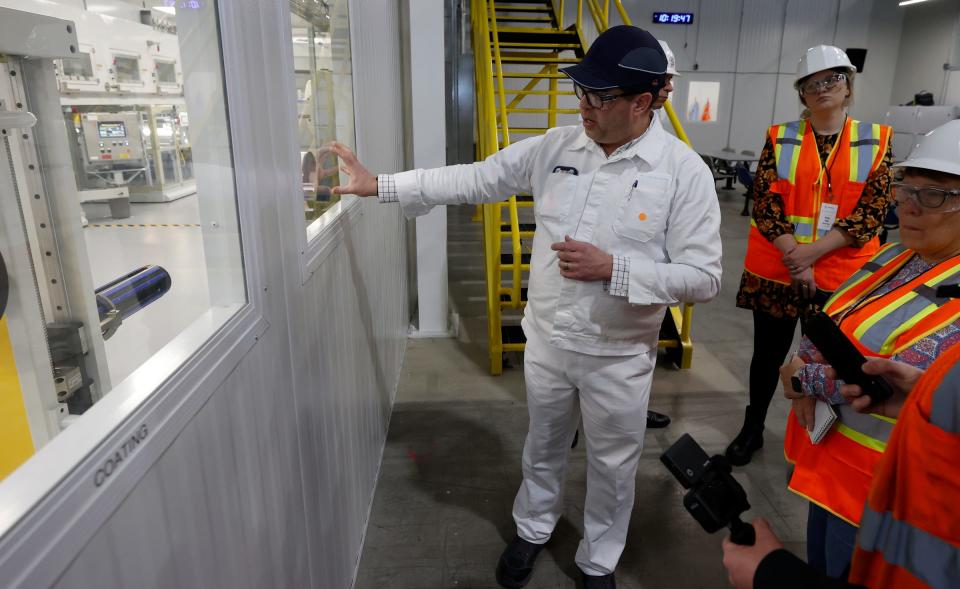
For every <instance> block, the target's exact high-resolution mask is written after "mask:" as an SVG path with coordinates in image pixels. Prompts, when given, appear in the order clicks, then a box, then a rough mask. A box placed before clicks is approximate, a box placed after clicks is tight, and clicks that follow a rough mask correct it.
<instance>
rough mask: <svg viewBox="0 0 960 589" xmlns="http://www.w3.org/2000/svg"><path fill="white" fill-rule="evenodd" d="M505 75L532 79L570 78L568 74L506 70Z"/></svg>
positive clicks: (505, 76)
mask: <svg viewBox="0 0 960 589" xmlns="http://www.w3.org/2000/svg"><path fill="white" fill-rule="evenodd" d="M503 77H504V78H523V79H530V78H556V79H558V80H566V79H569V78H567V76H566V74H540V73H536V74H534V73H526V72H504V74H503Z"/></svg>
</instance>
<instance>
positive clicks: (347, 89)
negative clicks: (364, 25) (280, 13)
mask: <svg viewBox="0 0 960 589" xmlns="http://www.w3.org/2000/svg"><path fill="white" fill-rule="evenodd" d="M347 4H348V2H347V0H290V26H291V31H292V37H293V60H294V72H295V75H296V81H297V128H298V134H299V142H300V145H299V147H300V175H301V182H302V186H303V199H304V205H303V210H304V217H305V219H306V223H307V227H308V228H307V231H308V236H309V237H313V236H314V235H316V234H318V233H319V232H320V230H321V229H322V227H323V226H324V225H325V221H326V220H327V219H329V218H330V217H332V216H335V215H336V214H337V213H338V212H339V211H340V208H341V206H342V203H341V202H340V198H339V197H338V196H336V195H333V194H332V193H331V192H330V188H331V187H333V186H337V185H338V184H339V183H340V172H339V165H338V162H337V158H336V157H334V156H332V155H331V154H329V153H327V152H325V150H324V149H323V147H324V145H325V144H327V143H329V142H330V141H339V142H340V143H343V144H345V145H348V146H350V147H351V148H353V147H354V143H355V140H354V137H355V135H354V125H353V120H354V119H353V73H352V69H351V63H350V20H349V12H348V8H347Z"/></svg>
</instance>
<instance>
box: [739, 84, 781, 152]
mask: <svg viewBox="0 0 960 589" xmlns="http://www.w3.org/2000/svg"><path fill="white" fill-rule="evenodd" d="M736 90H737V98H736V102H735V103H734V105H733V119H732V125H731V128H730V147H733V148H734V149H736V150H737V151H742V150H744V149H749V150H753V151H754V152H755V153H756V154H757V155H760V150H761V149H762V148H763V141H764V133H765V132H766V130H767V127H769V126H770V122H769V120H768V119H767V116H770V115H772V114H773V106H772V105H773V104H774V100H775V97H776V92H777V75H776V74H737V80H736ZM765 115H766V116H765Z"/></svg>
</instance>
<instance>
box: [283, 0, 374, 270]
mask: <svg viewBox="0 0 960 589" xmlns="http://www.w3.org/2000/svg"><path fill="white" fill-rule="evenodd" d="M355 4H356V2H355V0H347V10H348V11H349V15H350V47H351V51H350V72H351V73H350V76H351V85H350V86H351V88H350V90H351V94H352V98H353V109H352V110H353V112H352V116H353V118H354V142H355V147H356V153H357V154H361V156H362V154H363V146H362V145H361V140H360V134H359V133H357V131H356V129H357V118H356V117H357V115H356V105H357V104H358V96H357V84H356V80H355V79H354V77H355V76H356V71H357V67H356V66H357V63H356V52H355V51H354V50H353V47H354V39H356V38H357V35H358V34H359V30H358V28H357V26H358V25H357V23H356V20H355V19H354V18H353V15H354V14H356V10H355V8H356V7H355ZM290 15H291V12H290V5H289V2H287V1H286V0H285V1H284V2H283V17H282V18H283V19H284V22H286V23H289V22H290ZM281 42H282V43H284V54H285V63H284V72H283V73H284V76H285V77H286V79H287V80H288V85H287V90H286V96H287V104H288V105H290V106H289V111H290V125H291V129H293V132H294V136H296V126H297V110H296V108H295V105H296V103H297V85H296V74H295V72H294V70H295V68H294V56H293V31H292V29H291V28H290V27H289V26H287V27H286V28H285V31H284V35H283V38H282V39H281ZM290 154H291V155H290V157H291V159H292V161H295V162H297V168H296V170H294V171H293V172H292V173H293V174H294V175H295V177H297V178H299V177H300V164H299V162H300V146H299V145H292V146H291V148H290ZM299 185H300V183H299V182H298V183H297V186H299ZM362 201H363V199H362V198H361V197H358V196H354V195H343V197H342V198H341V199H340V201H339V202H337V203H335V204H334V205H333V206H331V207H330V208H329V209H328V210H327V211H326V212H325V213H324V214H323V215H321V216H320V217H318V218H317V219H315V220H314V221H312V222H311V223H310V224H309V225H306V226H305V227H304V231H298V232H297V233H298V237H297V239H298V241H297V243H298V246H299V252H300V281H301V284H307V282H308V281H309V280H310V278H311V277H312V276H313V274H314V273H315V272H316V271H317V269H318V268H319V267H320V265H321V264H322V263H323V261H324V260H325V259H326V258H327V256H329V255H330V253H331V252H333V251H334V250H335V249H336V248H337V246H338V245H339V244H340V243H341V242H342V241H343V239H344V236H345V231H346V230H348V228H349V227H350V226H351V225H353V224H354V223H356V219H357V218H358V217H360V216H361V215H363V210H364V206H363V203H362ZM290 214H291V215H292V216H293V217H295V218H297V219H298V220H299V221H298V222H299V223H300V224H301V225H303V194H302V193H300V192H299V191H298V192H297V194H296V195H295V197H294V198H293V199H291V212H290Z"/></svg>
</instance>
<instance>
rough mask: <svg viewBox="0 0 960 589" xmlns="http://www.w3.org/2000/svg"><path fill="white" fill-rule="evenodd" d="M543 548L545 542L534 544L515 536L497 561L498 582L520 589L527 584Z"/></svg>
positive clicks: (503, 585) (501, 584)
mask: <svg viewBox="0 0 960 589" xmlns="http://www.w3.org/2000/svg"><path fill="white" fill-rule="evenodd" d="M541 550H543V544H534V543H533V542H527V541H526V540H524V539H523V538H521V537H520V536H514V538H513V540H511V541H510V544H507V548H506V549H505V550H504V551H503V554H501V555H500V562H498V563H497V583H500V586H501V587H508V588H509V589H519V588H520V587H523V586H524V585H526V584H527V582H528V581H530V576H531V575H532V574H533V563H535V562H536V561H537V555H538V554H540V551H541Z"/></svg>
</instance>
